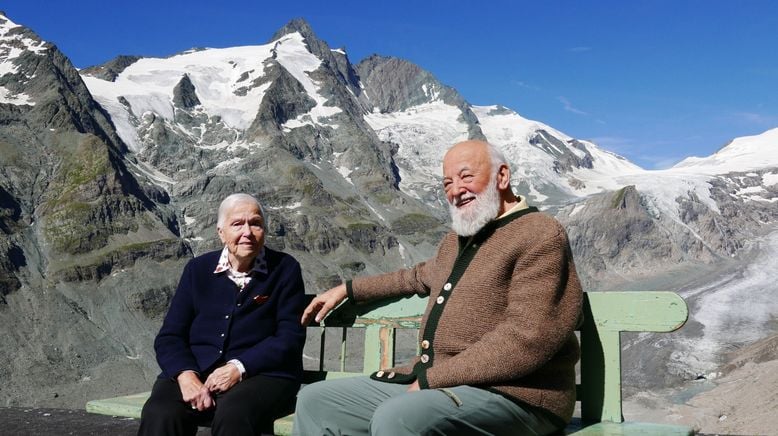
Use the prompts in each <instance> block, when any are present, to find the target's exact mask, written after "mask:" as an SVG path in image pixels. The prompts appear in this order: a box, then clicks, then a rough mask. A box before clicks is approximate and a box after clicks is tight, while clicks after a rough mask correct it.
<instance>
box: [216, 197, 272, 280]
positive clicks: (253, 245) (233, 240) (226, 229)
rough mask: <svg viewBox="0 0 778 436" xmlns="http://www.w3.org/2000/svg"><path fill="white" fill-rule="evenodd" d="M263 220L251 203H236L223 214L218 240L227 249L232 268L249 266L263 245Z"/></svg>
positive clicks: (257, 209) (255, 206)
mask: <svg viewBox="0 0 778 436" xmlns="http://www.w3.org/2000/svg"><path fill="white" fill-rule="evenodd" d="M263 226H264V218H262V214H261V213H260V210H259V208H257V205H256V204H254V203H252V202H245V203H237V204H235V206H233V207H232V208H231V209H229V210H228V211H227V213H226V214H225V218H224V222H223V224H222V227H219V228H218V229H217V230H218V232H219V239H221V241H222V243H224V245H225V246H226V247H227V250H228V251H229V253H230V254H229V257H230V265H232V267H233V268H238V267H247V266H250V264H251V263H250V262H252V261H253V260H254V258H255V257H257V255H258V254H259V251H260V250H261V249H262V246H263V245H264V244H265V230H264V227H263Z"/></svg>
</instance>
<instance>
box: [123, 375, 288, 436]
mask: <svg viewBox="0 0 778 436" xmlns="http://www.w3.org/2000/svg"><path fill="white" fill-rule="evenodd" d="M299 388H300V384H299V383H298V382H296V381H293V380H289V379H284V378H278V377H267V376H263V375H257V376H254V377H250V378H247V379H245V380H243V381H241V382H238V383H237V384H236V385H235V386H233V387H232V388H231V389H230V390H228V391H227V392H223V393H220V394H216V396H215V399H216V407H215V408H212V409H210V410H205V411H203V412H199V411H197V410H192V407H191V406H190V405H189V403H185V402H184V399H183V397H182V396H181V389H179V387H178V383H177V382H176V381H174V380H170V379H157V381H156V382H155V383H154V387H153V388H152V390H151V397H149V399H148V401H146V404H145V405H144V406H143V412H141V418H140V429H139V430H138V436H191V435H194V434H195V433H197V427H198V425H199V426H208V425H209V424H210V425H211V433H212V434H213V435H219V436H221V435H224V436H227V435H229V436H233V435H235V436H241V435H246V436H249V435H252V436H253V435H260V434H273V420H275V419H276V418H279V417H281V416H284V415H286V414H288V413H291V412H292V411H293V410H294V399H295V395H296V394H297V391H298V389H299Z"/></svg>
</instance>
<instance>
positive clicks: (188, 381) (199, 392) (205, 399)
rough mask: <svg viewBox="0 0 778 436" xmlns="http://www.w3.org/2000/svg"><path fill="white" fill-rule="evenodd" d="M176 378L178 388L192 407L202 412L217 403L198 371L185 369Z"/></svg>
mask: <svg viewBox="0 0 778 436" xmlns="http://www.w3.org/2000/svg"><path fill="white" fill-rule="evenodd" d="M176 380H177V381H178V388H179V389H181V397H183V399H184V402H186V403H189V404H190V405H191V406H192V409H197V410H199V411H201V412H202V411H203V410H208V409H210V408H211V407H213V406H214V405H216V403H215V402H214V401H213V397H211V393H210V392H208V389H205V385H203V383H202V382H201V381H200V378H199V377H198V376H197V373H196V372H194V371H184V372H182V373H181V374H179V375H178V377H177V378H176Z"/></svg>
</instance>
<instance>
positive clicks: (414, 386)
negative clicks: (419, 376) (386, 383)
mask: <svg viewBox="0 0 778 436" xmlns="http://www.w3.org/2000/svg"><path fill="white" fill-rule="evenodd" d="M420 390H421V388H420V387H419V381H418V380H414V381H413V383H411V385H410V386H408V389H407V390H406V391H405V392H416V391H420Z"/></svg>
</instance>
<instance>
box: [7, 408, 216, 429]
mask: <svg viewBox="0 0 778 436" xmlns="http://www.w3.org/2000/svg"><path fill="white" fill-rule="evenodd" d="M139 422H140V421H139V420H137V419H133V418H120V417H113V416H105V415H95V414H92V413H86V411H84V410H71V409H39V408H31V407H0V436H48V435H51V436H60V435H62V436H65V435H73V436H135V434H136V433H137V432H138V424H139ZM197 434H198V436H199V435H209V434H211V432H210V431H209V429H207V428H201V429H200V431H199V432H198V433H197Z"/></svg>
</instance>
